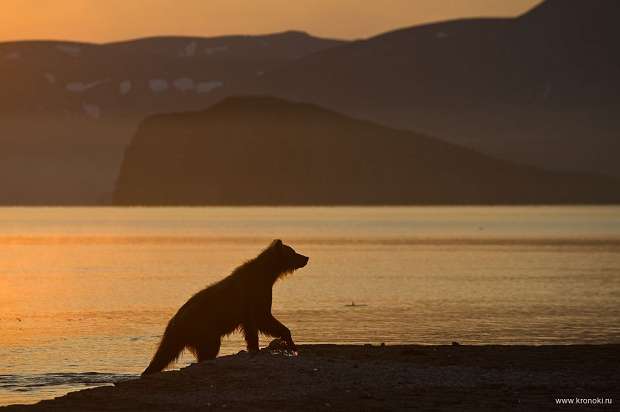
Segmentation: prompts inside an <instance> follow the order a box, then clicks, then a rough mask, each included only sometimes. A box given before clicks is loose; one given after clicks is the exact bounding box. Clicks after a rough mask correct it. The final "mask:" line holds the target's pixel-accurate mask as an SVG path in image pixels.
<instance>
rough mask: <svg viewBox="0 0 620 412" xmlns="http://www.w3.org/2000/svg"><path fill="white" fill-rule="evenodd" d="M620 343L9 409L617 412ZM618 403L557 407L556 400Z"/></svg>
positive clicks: (242, 371) (353, 357) (342, 350)
mask: <svg viewBox="0 0 620 412" xmlns="http://www.w3.org/2000/svg"><path fill="white" fill-rule="evenodd" d="M619 365H620V345H576V346H418V345H402V346H369V345H365V346H354V345H302V346H300V348H299V356H296V357H291V356H286V355H285V354H282V353H280V352H270V351H268V350H263V351H262V352H261V353H260V354H259V355H257V356H255V357H250V356H249V355H248V354H247V353H241V354H238V355H232V356H223V357H220V358H218V359H216V360H214V361H209V362H205V363H202V364H194V365H191V366H189V367H187V368H185V369H183V370H180V371H173V372H166V373H162V374H156V375H153V376H150V377H147V378H143V379H135V380H130V381H125V382H120V383H118V384H116V385H115V386H107V387H99V388H93V389H85V390H82V391H78V392H73V393H70V394H68V395H65V396H62V397H59V398H56V399H53V400H48V401H42V402H39V403H38V404H36V405H30V406H19V405H15V406H9V407H6V409H4V410H7V411H22V410H23V411H48V410H50V411H135V410H149V411H173V410H209V409H226V410H264V411H267V410H291V411H293V410H294V411H315V410H317V409H319V410H407V409H414V410H506V409H509V410H524V411H526V410H546V409H558V410H562V409H563V410H566V409H569V410H570V409H573V408H578V410H614V409H615V407H617V405H618V404H619V403H620V368H619ZM560 397H561V398H573V399H574V398H575V397H578V398H611V399H613V404H612V405H600V404H598V405H596V404H595V405H591V406H587V405H579V406H573V407H570V406H561V407H557V406H556V401H555V398H560Z"/></svg>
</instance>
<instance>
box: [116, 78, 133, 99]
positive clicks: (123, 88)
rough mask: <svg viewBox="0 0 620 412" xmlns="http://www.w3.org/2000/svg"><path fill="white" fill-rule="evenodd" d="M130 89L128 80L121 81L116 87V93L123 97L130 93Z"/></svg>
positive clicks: (130, 85)
mask: <svg viewBox="0 0 620 412" xmlns="http://www.w3.org/2000/svg"><path fill="white" fill-rule="evenodd" d="M131 87H132V84H131V81H130V80H123V81H122V82H120V83H119V85H118V92H119V93H120V94H121V95H123V96H125V95H127V94H128V93H129V92H130V91H131Z"/></svg>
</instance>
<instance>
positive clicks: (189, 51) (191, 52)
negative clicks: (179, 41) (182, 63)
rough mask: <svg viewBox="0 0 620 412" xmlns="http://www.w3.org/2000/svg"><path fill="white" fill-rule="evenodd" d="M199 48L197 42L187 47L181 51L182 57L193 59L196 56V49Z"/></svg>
mask: <svg viewBox="0 0 620 412" xmlns="http://www.w3.org/2000/svg"><path fill="white" fill-rule="evenodd" d="M197 47H198V43H196V42H195V41H193V42H191V43H189V44H188V45H186V46H185V47H184V48H183V50H181V57H193V56H195V55H196V48H197Z"/></svg>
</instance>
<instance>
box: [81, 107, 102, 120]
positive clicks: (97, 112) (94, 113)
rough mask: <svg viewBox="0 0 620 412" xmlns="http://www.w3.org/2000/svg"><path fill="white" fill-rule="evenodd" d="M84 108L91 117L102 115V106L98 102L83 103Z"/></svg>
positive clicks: (95, 117)
mask: <svg viewBox="0 0 620 412" xmlns="http://www.w3.org/2000/svg"><path fill="white" fill-rule="evenodd" d="M82 110H83V111H84V114H85V115H86V116H88V117H90V118H91V119H99V118H100V117H101V108H100V107H99V106H97V105H96V104H91V103H82Z"/></svg>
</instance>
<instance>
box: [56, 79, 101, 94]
mask: <svg viewBox="0 0 620 412" xmlns="http://www.w3.org/2000/svg"><path fill="white" fill-rule="evenodd" d="M105 82H106V80H95V81H94V82H91V83H84V82H71V83H67V85H66V86H65V88H66V89H67V90H68V91H70V92H72V93H83V92H85V91H87V90H90V89H92V88H93V87H97V86H99V85H100V84H102V83H105Z"/></svg>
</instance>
